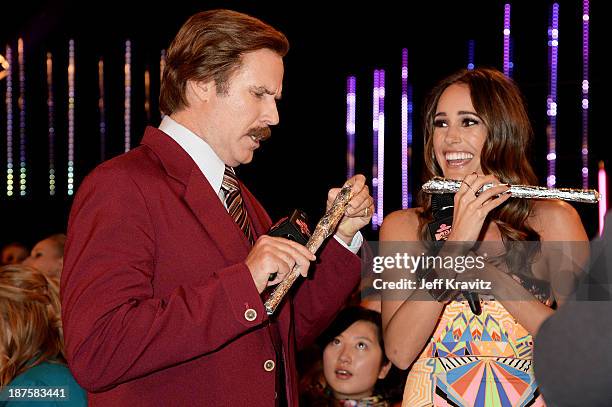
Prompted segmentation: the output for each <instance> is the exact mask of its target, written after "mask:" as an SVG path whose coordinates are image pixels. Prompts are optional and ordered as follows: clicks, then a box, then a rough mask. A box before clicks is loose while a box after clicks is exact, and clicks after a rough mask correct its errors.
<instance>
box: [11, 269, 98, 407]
mask: <svg viewBox="0 0 612 407" xmlns="http://www.w3.org/2000/svg"><path fill="white" fill-rule="evenodd" d="M52 280H53V279H52V278H48V277H46V276H45V275H44V274H43V273H41V272H40V271H38V270H35V269H33V268H31V267H28V266H24V265H21V264H17V265H8V266H4V267H2V268H0V406H12V405H19V406H27V405H33V406H38V407H44V406H58V405H61V406H65V407H77V406H86V405H87V397H86V393H85V392H84V391H83V389H81V388H80V386H79V385H78V384H77V382H76V381H75V380H74V378H73V377H72V374H71V373H70V371H69V370H68V367H67V366H66V360H65V359H64V354H63V346H64V345H63V334H62V322H61V318H60V301H59V291H58V290H57V287H58V284H57V282H53V281H52ZM24 389H25V390H26V392H25V394H24ZM43 389H46V390H47V391H48V390H52V391H53V392H52V393H51V394H52V396H49V395H48V394H49V393H41V391H43ZM37 390H38V391H37ZM53 393H54V394H53ZM42 394H47V395H46V396H45V397H43V396H42ZM62 396H63V397H62Z"/></svg>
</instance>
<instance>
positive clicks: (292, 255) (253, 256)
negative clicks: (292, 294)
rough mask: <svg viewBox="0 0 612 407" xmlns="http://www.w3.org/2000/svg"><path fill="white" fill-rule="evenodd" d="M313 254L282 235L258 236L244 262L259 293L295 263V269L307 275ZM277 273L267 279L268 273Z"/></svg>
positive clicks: (282, 275)
mask: <svg viewBox="0 0 612 407" xmlns="http://www.w3.org/2000/svg"><path fill="white" fill-rule="evenodd" d="M315 259H316V257H315V255H314V254H312V253H310V251H309V250H308V249H307V248H306V247H305V246H302V245H301V244H299V243H296V242H294V241H291V240H289V239H285V238H282V237H271V236H267V235H263V236H260V237H259V238H258V239H257V241H256V242H255V245H253V248H252V249H251V252H250V253H249V255H248V256H247V258H246V260H245V263H246V265H247V267H248V268H249V271H250V272H251V276H252V277H253V281H254V282H255V286H256V287H257V291H259V293H260V294H261V293H262V292H263V290H265V288H266V287H267V286H270V285H275V284H278V283H280V282H281V281H283V279H284V278H285V276H286V275H287V274H288V273H290V272H291V270H293V266H295V265H297V266H298V268H297V270H298V271H299V272H300V274H301V275H302V276H304V277H306V276H307V275H308V267H310V262H311V261H314V260H315ZM274 273H278V274H277V275H276V278H275V279H274V280H272V281H268V276H269V275H270V274H274Z"/></svg>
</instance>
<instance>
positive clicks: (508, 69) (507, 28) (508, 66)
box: [504, 4, 512, 77]
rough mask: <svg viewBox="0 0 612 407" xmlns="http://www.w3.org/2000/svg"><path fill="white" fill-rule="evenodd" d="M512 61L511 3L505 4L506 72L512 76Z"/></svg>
mask: <svg viewBox="0 0 612 407" xmlns="http://www.w3.org/2000/svg"><path fill="white" fill-rule="evenodd" d="M511 64H512V61H510V4H505V5H504V74H505V75H506V76H508V77H509V76H512V72H511V68H512V67H511Z"/></svg>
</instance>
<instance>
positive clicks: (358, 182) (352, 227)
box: [327, 174, 374, 245]
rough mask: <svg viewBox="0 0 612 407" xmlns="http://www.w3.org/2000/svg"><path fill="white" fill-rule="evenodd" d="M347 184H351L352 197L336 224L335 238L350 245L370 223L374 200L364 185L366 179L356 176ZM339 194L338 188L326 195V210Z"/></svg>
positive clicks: (359, 175)
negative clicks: (360, 230) (358, 233)
mask: <svg viewBox="0 0 612 407" xmlns="http://www.w3.org/2000/svg"><path fill="white" fill-rule="evenodd" d="M347 182H350V183H352V184H353V186H352V188H351V190H352V191H353V197H352V198H351V200H350V201H349V204H348V206H347V207H346V211H345V212H344V216H343V217H342V219H341V220H340V223H339V224H338V229H337V230H336V236H338V238H340V239H342V240H343V241H344V242H346V244H347V245H350V244H351V242H352V241H353V237H354V236H355V233H357V232H358V231H359V229H361V228H362V227H364V226H365V225H367V224H368V223H370V219H372V215H373V213H374V199H373V198H372V197H371V196H370V190H369V188H368V186H367V185H366V183H365V182H366V179H365V177H364V176H363V175H361V174H357V175H355V176H354V177H352V178H351V179H349V180H348V181H347ZM338 192H340V188H332V189H330V190H329V193H328V194H327V209H328V210H329V208H330V206H331V204H332V203H333V202H334V199H336V195H338Z"/></svg>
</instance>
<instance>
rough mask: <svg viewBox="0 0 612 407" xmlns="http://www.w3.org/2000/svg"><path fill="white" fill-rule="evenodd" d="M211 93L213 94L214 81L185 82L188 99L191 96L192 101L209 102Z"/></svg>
mask: <svg viewBox="0 0 612 407" xmlns="http://www.w3.org/2000/svg"><path fill="white" fill-rule="evenodd" d="M213 92H215V81H213V80H210V81H207V82H202V81H193V80H189V81H187V94H188V98H189V96H191V97H192V98H193V100H195V101H198V102H200V103H206V102H208V101H209V100H210V98H211V96H212V94H213Z"/></svg>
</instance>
